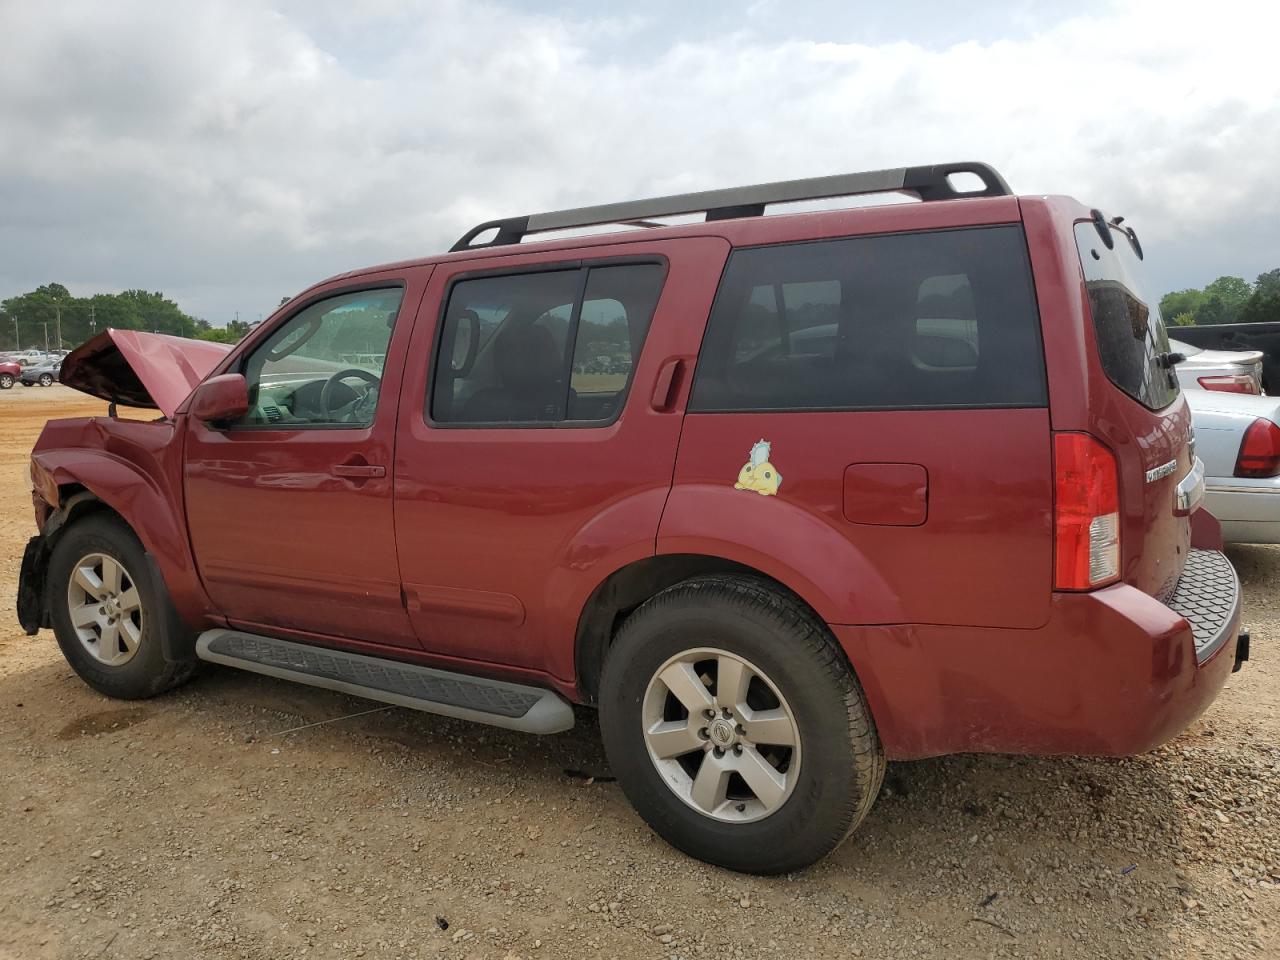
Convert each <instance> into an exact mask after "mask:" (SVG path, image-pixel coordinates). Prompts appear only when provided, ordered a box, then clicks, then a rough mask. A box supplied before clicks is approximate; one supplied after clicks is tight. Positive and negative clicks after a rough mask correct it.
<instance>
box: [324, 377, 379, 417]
mask: <svg viewBox="0 0 1280 960" xmlns="http://www.w3.org/2000/svg"><path fill="white" fill-rule="evenodd" d="M351 377H355V378H356V379H358V380H364V381H366V382H368V383H370V384H372V385H373V386H375V387H376V386H377V385H378V384H380V383H381V382H382V379H381V378H380V377H379V376H378V375H377V374H376V373H370V372H369V371H368V370H361V369H359V368H358V367H348V368H347V369H346V370H339V371H338V372H337V373H335V374H334V375H333V376H331V377H330V378H329V379H328V380H326V381H325V382H324V386H323V387H321V388H320V409H321V411H322V412H324V413H326V414H332V413H333V412H334V409H333V394H334V391H335V390H336V389H337V387H338V384H340V383H342V381H343V380H347V379H349V378H351ZM348 389H350V388H349V387H348ZM347 402H348V403H350V401H347Z"/></svg>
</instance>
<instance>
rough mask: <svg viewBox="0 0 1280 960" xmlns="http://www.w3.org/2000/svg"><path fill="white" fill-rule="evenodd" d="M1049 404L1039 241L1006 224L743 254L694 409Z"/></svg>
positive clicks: (722, 297)
mask: <svg viewBox="0 0 1280 960" xmlns="http://www.w3.org/2000/svg"><path fill="white" fill-rule="evenodd" d="M1044 403H1045V381H1044V351H1043V349H1042V347H1041V345H1040V320H1039V314H1038V313H1037V312H1036V302H1035V292H1034V290H1033V288H1032V286H1031V270H1030V265H1029V263H1028V261H1027V246H1026V238H1025V237H1024V236H1023V233H1022V229H1021V227H1018V226H998V227H980V228H971V229H961V230H945V231H936V232H921V233H902V234H889V235H880V236H869V237H848V238H841V239H838V240H821V241H814V242H806V243H793V244H784V245H779V246H769V247H757V248H749V249H742V250H737V251H735V252H734V253H733V255H732V257H731V258H730V260H729V265H728V267H727V269H726V270H725V274H724V277H723V279H722V280H721V283H720V291H719V293H718V294H717V295H716V302H715V306H714V307H713V308H712V311H711V317H710V320H709V321H708V324H707V333H706V338H705V340H704V342H703V345H702V352H701V354H700V356H699V359H698V369H697V373H696V375H695V377H694V382H693V396H692V398H691V400H690V404H689V409H690V410H692V411H695V412H720V413H727V412H737V411H744V410H776V411H785V410H867V409H910V408H928V407H1035V406H1042V405H1044Z"/></svg>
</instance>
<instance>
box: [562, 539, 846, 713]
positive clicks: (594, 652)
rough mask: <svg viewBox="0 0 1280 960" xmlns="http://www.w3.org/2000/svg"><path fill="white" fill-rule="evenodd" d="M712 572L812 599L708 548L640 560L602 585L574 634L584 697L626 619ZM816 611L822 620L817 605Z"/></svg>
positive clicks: (592, 690)
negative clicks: (749, 579)
mask: <svg viewBox="0 0 1280 960" xmlns="http://www.w3.org/2000/svg"><path fill="white" fill-rule="evenodd" d="M709 573H730V574H732V573H738V574H743V575H745V576H749V577H753V578H755V579H757V580H765V581H768V582H769V583H770V584H771V585H772V586H773V587H774V588H775V589H777V590H778V591H779V592H781V593H785V594H786V595H788V596H790V597H793V598H794V599H795V600H796V601H798V602H799V603H802V604H804V605H805V606H806V607H807V608H808V609H809V610H810V611H813V608H812V607H809V605H808V604H807V603H805V601H804V600H803V599H802V598H801V597H800V596H799V595H798V594H796V592H795V591H794V590H792V589H790V588H789V587H788V586H787V585H786V584H784V583H781V582H780V581H778V580H775V579H774V578H772V577H770V576H768V575H767V574H764V573H761V572H760V571H759V570H757V569H755V568H754V567H750V566H747V565H746V564H743V563H737V562H735V561H733V560H726V559H725V558H723V557H713V556H704V555H702V554H683V553H678V554H665V555H663V556H657V557H647V558H645V559H644V560H638V561H636V562H635V563H632V564H630V565H628V566H625V567H623V568H622V569H621V570H618V571H615V572H614V573H612V574H611V575H610V576H609V577H608V578H607V579H606V580H605V581H604V582H603V583H601V584H600V585H599V586H598V587H596V589H595V591H594V592H592V594H591V597H590V598H589V599H588V600H587V603H586V606H584V607H583V609H582V614H581V615H580V616H579V618H578V632H577V635H576V637H575V639H574V664H575V667H576V671H577V681H578V691H579V693H580V694H581V696H582V698H583V701H584V702H586V703H595V702H596V698H597V696H598V695H599V692H600V673H601V671H602V670H603V669H604V658H605V655H606V654H607V653H608V651H609V645H610V644H611V643H612V642H613V638H614V635H615V634H616V633H617V631H618V627H619V626H621V625H622V621H623V620H625V619H626V618H627V616H628V615H629V614H630V613H631V612H632V611H633V610H635V609H636V608H637V607H639V606H640V605H641V604H642V603H644V602H645V601H646V600H648V599H649V598H650V597H653V596H655V595H657V594H659V593H661V592H662V591H663V590H665V589H667V587H672V586H675V585H676V584H677V583H680V582H682V581H684V580H688V579H689V578H690V577H697V576H702V575H705V574H709ZM813 613H814V616H815V617H816V618H817V619H818V620H819V621H821V619H822V618H821V617H818V615H817V613H816V611H813Z"/></svg>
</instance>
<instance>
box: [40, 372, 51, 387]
mask: <svg viewBox="0 0 1280 960" xmlns="http://www.w3.org/2000/svg"><path fill="white" fill-rule="evenodd" d="M40 386H42V387H51V386H53V375H52V374H48V373H42V374H40Z"/></svg>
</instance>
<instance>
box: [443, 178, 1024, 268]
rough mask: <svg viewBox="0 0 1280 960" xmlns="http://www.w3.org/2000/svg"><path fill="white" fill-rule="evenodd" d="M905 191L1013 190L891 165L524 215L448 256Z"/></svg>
mask: <svg viewBox="0 0 1280 960" xmlns="http://www.w3.org/2000/svg"><path fill="white" fill-rule="evenodd" d="M955 173H971V174H974V175H975V176H977V177H978V179H979V180H981V181H982V187H981V189H974V190H957V189H956V188H955V187H954V186H952V184H951V181H950V180H949V179H948V178H949V177H950V176H951V175H952V174H955ZM898 191H910V192H912V193H916V194H919V196H920V199H921V200H924V201H931V200H958V199H961V198H966V197H1006V196H1009V195H1010V194H1011V193H1012V192H1013V191H1011V190H1010V189H1009V185H1008V184H1007V183H1005V180H1004V177H1002V176H1000V174H998V173H996V171H995V170H994V169H992V168H991V167H990V166H989V165H988V164H985V163H941V164H936V165H934V166H928V167H895V168H894V169H892V170H870V171H867V172H865V173H843V174H837V175H836V176H831V177H811V178H809V179H807V180H780V181H778V182H776V183H761V184H757V185H755V186H749V187H729V188H726V189H723V190H706V191H703V192H702V193H682V194H678V195H676V196H671V197H656V198H654V199H652V200H628V201H624V202H622V203H605V204H601V205H600V206H596V207H578V208H576V209H574V210H556V211H553V212H550V213H534V214H530V215H529V216H524V217H508V218H506V219H504V220H489V221H486V222H485V223H481V224H478V225H477V226H474V227H472V228H471V229H470V230H468V231H467V232H466V233H465V234H464V235H463V236H462V239H460V240H459V241H458V242H457V243H455V244H454V245H453V246H452V247H450V249H449V252H450V253H456V252H457V251H459V250H475V249H482V248H484V247H501V246H507V245H509V244H514V243H519V242H520V241H521V240H523V239H524V238H525V237H526V236H527V235H529V234H531V233H544V232H546V231H548V230H568V229H572V228H575V227H593V226H598V225H600V224H605V223H619V224H631V225H635V226H645V227H654V226H661V224H657V223H653V222H652V221H653V219H654V218H655V217H669V216H674V215H676V214H683V213H701V212H703V211H705V212H706V215H707V220H709V221H710V220H731V219H735V218H737V217H759V216H763V215H764V208H765V207H766V206H767V205H768V204H771V203H794V202H796V201H800V200H826V199H829V198H832V197H852V196H857V195H859V194H867V193H893V192H898ZM490 230H496V231H497V232H496V234H495V235H494V237H493V239H491V240H486V241H485V242H484V243H474V242H473V241H474V240H475V238H476V237H478V236H480V235H481V234H483V233H487V232H488V231H490Z"/></svg>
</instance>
